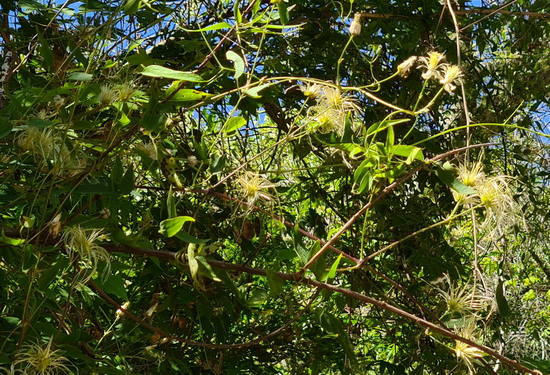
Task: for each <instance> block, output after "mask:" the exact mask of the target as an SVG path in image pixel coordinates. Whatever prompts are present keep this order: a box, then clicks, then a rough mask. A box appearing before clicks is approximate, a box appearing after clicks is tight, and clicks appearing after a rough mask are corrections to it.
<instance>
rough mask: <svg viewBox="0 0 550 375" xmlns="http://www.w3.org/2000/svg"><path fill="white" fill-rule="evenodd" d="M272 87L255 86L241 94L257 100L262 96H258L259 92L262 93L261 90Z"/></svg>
mask: <svg viewBox="0 0 550 375" xmlns="http://www.w3.org/2000/svg"><path fill="white" fill-rule="evenodd" d="M271 85H273V83H264V84H263V85H259V86H256V87H253V88H251V89H248V90H243V92H244V93H245V94H246V95H248V96H250V97H251V98H254V99H259V98H261V97H262V96H261V95H260V91H262V90H263V89H265V88H267V87H269V86H271Z"/></svg>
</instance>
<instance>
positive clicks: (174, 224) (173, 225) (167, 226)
mask: <svg viewBox="0 0 550 375" xmlns="http://www.w3.org/2000/svg"><path fill="white" fill-rule="evenodd" d="M188 221H195V219H193V218H192V217H190V216H177V217H173V218H171V219H166V220H163V221H161V222H160V229H159V233H161V234H164V235H165V236H166V237H173V236H175V235H176V234H177V233H178V232H179V231H180V230H181V228H182V227H183V224H185V223H187V222H188Z"/></svg>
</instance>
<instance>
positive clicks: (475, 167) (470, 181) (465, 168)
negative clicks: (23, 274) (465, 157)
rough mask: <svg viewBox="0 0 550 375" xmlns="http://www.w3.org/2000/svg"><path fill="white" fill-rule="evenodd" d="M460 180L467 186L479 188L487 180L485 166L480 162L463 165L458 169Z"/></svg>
mask: <svg viewBox="0 0 550 375" xmlns="http://www.w3.org/2000/svg"><path fill="white" fill-rule="evenodd" d="M458 178H459V180H460V181H461V182H462V183H463V184H464V185H466V186H469V187H473V186H478V185H479V184H481V183H482V182H483V181H484V180H485V173H483V165H482V164H481V162H479V161H478V162H476V163H474V164H461V165H460V166H459V167H458Z"/></svg>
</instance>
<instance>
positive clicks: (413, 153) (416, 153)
mask: <svg viewBox="0 0 550 375" xmlns="http://www.w3.org/2000/svg"><path fill="white" fill-rule="evenodd" d="M391 153H392V154H394V155H399V156H403V157H405V158H407V160H406V161H405V163H406V164H411V163H412V162H413V161H414V160H420V161H423V160H424V154H423V153H422V149H421V148H420V147H416V146H410V145H396V146H393V147H392V148H391Z"/></svg>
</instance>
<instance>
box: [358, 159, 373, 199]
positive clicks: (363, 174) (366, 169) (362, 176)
mask: <svg viewBox="0 0 550 375" xmlns="http://www.w3.org/2000/svg"><path fill="white" fill-rule="evenodd" d="M373 168H374V164H373V161H372V160H370V159H366V160H363V161H362V162H361V164H359V166H358V167H357V169H356V170H355V172H354V173H353V182H354V193H355V194H363V193H364V192H366V191H369V190H371V188H372V186H373V184H374V175H373V171H374V170H373Z"/></svg>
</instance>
